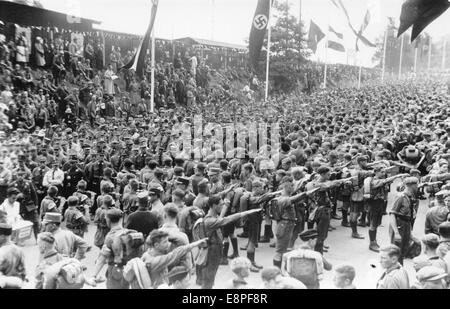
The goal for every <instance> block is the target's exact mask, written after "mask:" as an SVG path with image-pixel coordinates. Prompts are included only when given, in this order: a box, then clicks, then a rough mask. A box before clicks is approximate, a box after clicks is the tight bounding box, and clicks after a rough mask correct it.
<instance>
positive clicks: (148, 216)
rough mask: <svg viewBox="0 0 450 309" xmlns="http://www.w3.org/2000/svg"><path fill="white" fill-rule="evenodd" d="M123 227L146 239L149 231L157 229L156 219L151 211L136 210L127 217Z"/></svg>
mask: <svg viewBox="0 0 450 309" xmlns="http://www.w3.org/2000/svg"><path fill="white" fill-rule="evenodd" d="M125 227H126V228H127V229H130V230H135V231H138V232H141V233H142V234H143V235H144V238H147V236H148V235H149V234H150V232H151V231H153V230H156V229H158V227H159V224H158V217H157V216H156V214H155V213H152V212H151V211H148V210H138V211H136V212H134V213H132V214H131V215H129V216H128V218H127V222H126V225H125Z"/></svg>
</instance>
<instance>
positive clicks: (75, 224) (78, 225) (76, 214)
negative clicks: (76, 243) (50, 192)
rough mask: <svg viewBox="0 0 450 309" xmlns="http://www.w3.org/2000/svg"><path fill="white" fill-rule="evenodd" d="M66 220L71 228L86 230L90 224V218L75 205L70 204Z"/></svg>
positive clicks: (68, 227)
mask: <svg viewBox="0 0 450 309" xmlns="http://www.w3.org/2000/svg"><path fill="white" fill-rule="evenodd" d="M64 222H65V223H66V228H67V229H69V230H82V231H85V230H86V228H87V226H88V224H89V219H88V218H87V217H86V216H85V215H83V214H82V213H81V211H80V210H78V209H77V208H76V207H75V206H70V207H69V208H67V210H66V212H65V214H64Z"/></svg>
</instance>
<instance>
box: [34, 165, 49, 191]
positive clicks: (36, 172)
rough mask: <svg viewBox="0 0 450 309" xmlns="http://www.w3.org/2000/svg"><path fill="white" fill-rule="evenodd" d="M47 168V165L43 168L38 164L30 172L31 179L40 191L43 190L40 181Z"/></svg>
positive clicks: (41, 181) (42, 179)
mask: <svg viewBox="0 0 450 309" xmlns="http://www.w3.org/2000/svg"><path fill="white" fill-rule="evenodd" d="M49 170H50V169H49V168H48V167H47V166H45V167H44V168H41V167H40V166H38V167H36V168H34V169H33V172H31V179H32V181H33V183H34V184H35V186H36V188H37V189H38V190H42V191H43V190H44V188H43V184H42V183H43V181H44V175H45V174H46V173H47V172H48V171H49Z"/></svg>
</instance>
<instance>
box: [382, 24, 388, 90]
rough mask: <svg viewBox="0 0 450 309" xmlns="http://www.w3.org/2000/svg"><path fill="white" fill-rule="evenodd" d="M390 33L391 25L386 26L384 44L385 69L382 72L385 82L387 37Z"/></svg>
mask: <svg viewBox="0 0 450 309" xmlns="http://www.w3.org/2000/svg"><path fill="white" fill-rule="evenodd" d="M388 35H389V25H388V27H387V28H386V33H385V34H384V45H383V71H382V72H381V82H384V74H386V49H387V39H388Z"/></svg>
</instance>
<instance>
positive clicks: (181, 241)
mask: <svg viewBox="0 0 450 309" xmlns="http://www.w3.org/2000/svg"><path fill="white" fill-rule="evenodd" d="M160 230H161V231H164V232H167V233H168V234H169V240H170V242H171V243H172V246H171V248H170V249H171V251H172V250H174V249H175V248H178V247H181V246H185V245H188V244H189V238H188V236H187V235H186V234H185V233H183V232H181V230H180V229H179V228H178V226H177V225H176V224H168V223H165V224H163V226H162V227H161V228H160ZM192 264H193V257H192V253H191V252H188V253H187V254H186V256H184V257H182V258H181V259H180V261H179V263H177V264H174V265H169V267H173V266H185V267H186V268H187V269H192V268H193V265H192Z"/></svg>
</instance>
